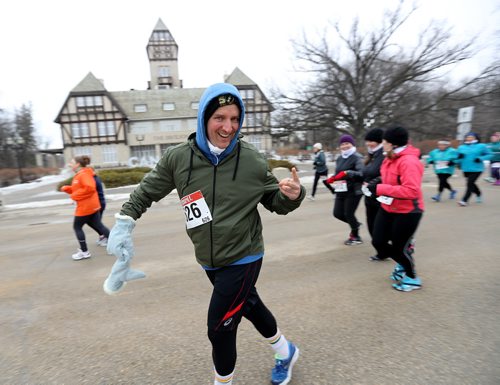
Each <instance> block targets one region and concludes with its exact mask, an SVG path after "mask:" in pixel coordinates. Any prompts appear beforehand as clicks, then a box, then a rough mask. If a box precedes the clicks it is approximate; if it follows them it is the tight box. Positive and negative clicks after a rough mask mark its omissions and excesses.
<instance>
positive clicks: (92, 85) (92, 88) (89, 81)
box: [71, 72, 106, 93]
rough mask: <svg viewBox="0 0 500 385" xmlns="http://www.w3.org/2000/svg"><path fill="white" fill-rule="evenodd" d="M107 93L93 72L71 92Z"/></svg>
mask: <svg viewBox="0 0 500 385" xmlns="http://www.w3.org/2000/svg"><path fill="white" fill-rule="evenodd" d="M96 91H106V88H105V87H104V84H103V83H102V81H100V80H99V79H97V78H96V77H95V76H94V74H93V73H92V72H89V73H88V74H87V76H85V77H84V78H83V80H82V81H81V82H80V83H78V85H77V86H76V87H75V88H73V89H72V90H71V92H78V93H80V92H96Z"/></svg>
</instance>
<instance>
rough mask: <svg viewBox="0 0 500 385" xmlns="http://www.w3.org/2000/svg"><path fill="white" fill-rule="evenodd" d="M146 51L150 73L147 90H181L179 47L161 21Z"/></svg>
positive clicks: (159, 20)
mask: <svg viewBox="0 0 500 385" xmlns="http://www.w3.org/2000/svg"><path fill="white" fill-rule="evenodd" d="M146 50H147V53H148V59H149V68H150V72H151V80H150V81H149V85H148V89H150V90H162V89H167V88H182V82H181V80H180V79H179V67H178V64H177V54H178V51H179V47H178V46H177V43H176V42H175V40H174V38H173V36H172V34H171V33H170V31H169V30H168V28H167V27H166V26H165V24H164V23H163V21H162V20H161V19H158V22H157V23H156V26H155V28H154V30H153V33H152V34H151V37H150V38H149V42H148V45H147V47H146Z"/></svg>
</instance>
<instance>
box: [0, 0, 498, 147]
mask: <svg viewBox="0 0 500 385" xmlns="http://www.w3.org/2000/svg"><path fill="white" fill-rule="evenodd" d="M397 3H398V1H397V0H376V1H375V0H349V1H346V0H342V1H338V0H323V1H321V0H307V1H304V0H252V1H226V2H216V1H206V0H191V1H188V0H161V1H159V0H143V1H136V0H134V1H132V0H85V1H78V2H77V1H70V0H44V1H41V0H4V1H3V2H2V11H1V12H0V47H1V52H2V56H1V61H0V66H1V67H0V68H1V70H0V108H2V109H7V110H9V111H12V110H13V109H14V108H19V107H20V106H21V105H22V104H23V103H31V104H32V108H33V115H34V122H35V127H36V129H37V133H38V135H39V136H40V137H42V138H44V139H45V141H47V140H48V141H50V147H62V141H61V135H60V129H59V126H58V125H57V124H55V123H54V122H53V120H54V119H55V118H56V116H57V114H58V112H59V110H60V108H61V107H62V105H63V103H64V101H65V99H66V97H67V96H68V93H69V92H70V91H71V89H72V88H74V87H75V86H76V85H77V84H78V83H79V82H80V81H81V80H82V79H83V78H84V77H85V76H86V75H87V73H88V72H92V73H93V74H94V75H95V76H96V77H97V78H99V79H102V80H104V85H105V86H106V88H107V89H108V91H124V90H128V89H131V88H134V89H146V88H147V82H148V80H149V77H150V74H149V64H148V59H147V55H146V45H147V43H148V40H149V37H150V35H151V32H152V31H153V29H154V27H155V25H156V22H157V21H158V19H159V18H161V19H162V20H163V22H164V23H165V25H166V26H167V28H169V30H170V32H171V33H172V35H173V37H174V39H175V40H176V42H177V44H178V46H179V72H180V77H181V79H182V80H183V82H184V87H206V86H208V85H210V84H212V83H215V82H220V81H222V79H223V76H224V74H228V73H230V72H231V71H232V70H233V69H234V68H235V67H239V68H240V69H241V70H242V71H243V72H244V73H245V74H247V75H248V76H249V77H250V78H251V79H253V80H254V81H255V82H257V83H258V84H259V85H260V87H261V88H262V90H263V91H264V92H266V91H268V90H269V89H270V88H271V87H273V86H279V87H281V88H284V89H286V88H287V87H288V86H289V85H290V84H291V83H292V82H293V81H294V79H295V74H294V71H293V50H292V46H291V43H290V41H291V40H300V38H301V36H302V34H305V35H307V36H308V38H311V39H314V38H317V37H318V36H320V35H322V33H323V31H324V30H325V28H327V27H328V25H329V23H334V22H339V23H340V25H341V27H344V28H345V29H348V27H349V26H350V24H351V22H352V20H353V18H354V17H355V16H359V18H360V22H361V24H362V25H367V26H370V25H371V26H376V25H377V23H378V22H379V21H380V20H381V15H382V13H383V10H384V8H391V9H394V8H395V6H396V5H397ZM407 3H408V5H409V4H410V2H407ZM417 4H418V5H419V9H418V11H417V12H416V14H415V15H414V17H412V19H411V23H409V24H408V26H407V30H408V31H409V34H408V35H405V36H406V37H405V38H404V39H405V40H407V41H408V42H410V41H411V39H412V37H414V36H415V31H417V30H418V29H419V28H422V27H423V26H424V25H426V24H427V23H428V22H429V21H430V20H431V19H437V20H443V21H445V22H446V23H447V24H448V25H449V26H451V27H453V33H454V38H455V39H456V40H457V41H458V40H464V39H467V38H469V37H471V36H474V35H478V36H479V42H480V43H481V44H482V46H483V47H484V51H483V53H482V54H481V55H480V56H479V57H478V59H476V60H475V61H474V62H471V63H470V64H468V65H463V66H461V67H460V68H458V69H457V71H459V72H458V73H460V74H464V75H466V74H467V73H472V72H474V71H477V70H478V69H479V68H480V66H481V63H485V62H486V61H491V60H492V57H493V56H492V55H493V52H494V47H496V48H497V50H498V47H499V44H498V40H499V39H500V37H499V35H498V30H499V27H498V26H499V25H500V1H499V0H475V1H471V0H420V1H417ZM411 31H413V35H412V34H411ZM495 33H496V35H495ZM332 36H334V35H333V34H332ZM401 43H402V44H404V43H405V42H401Z"/></svg>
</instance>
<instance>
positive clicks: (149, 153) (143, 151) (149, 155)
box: [130, 145, 156, 159]
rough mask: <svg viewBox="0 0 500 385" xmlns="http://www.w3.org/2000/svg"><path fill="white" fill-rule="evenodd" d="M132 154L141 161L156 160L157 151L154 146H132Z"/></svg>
mask: <svg viewBox="0 0 500 385" xmlns="http://www.w3.org/2000/svg"><path fill="white" fill-rule="evenodd" d="M130 153H131V155H132V156H135V157H137V158H139V159H143V158H144V159H156V151H155V146H154V145H147V146H130Z"/></svg>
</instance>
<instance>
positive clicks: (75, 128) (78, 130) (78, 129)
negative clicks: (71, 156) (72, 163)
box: [71, 123, 89, 139]
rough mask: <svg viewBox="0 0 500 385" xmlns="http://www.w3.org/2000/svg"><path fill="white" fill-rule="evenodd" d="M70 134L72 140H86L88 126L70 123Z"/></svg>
mask: <svg viewBox="0 0 500 385" xmlns="http://www.w3.org/2000/svg"><path fill="white" fill-rule="evenodd" d="M71 133H72V135H73V139H76V138H88V137H89V126H88V125H87V123H71Z"/></svg>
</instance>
